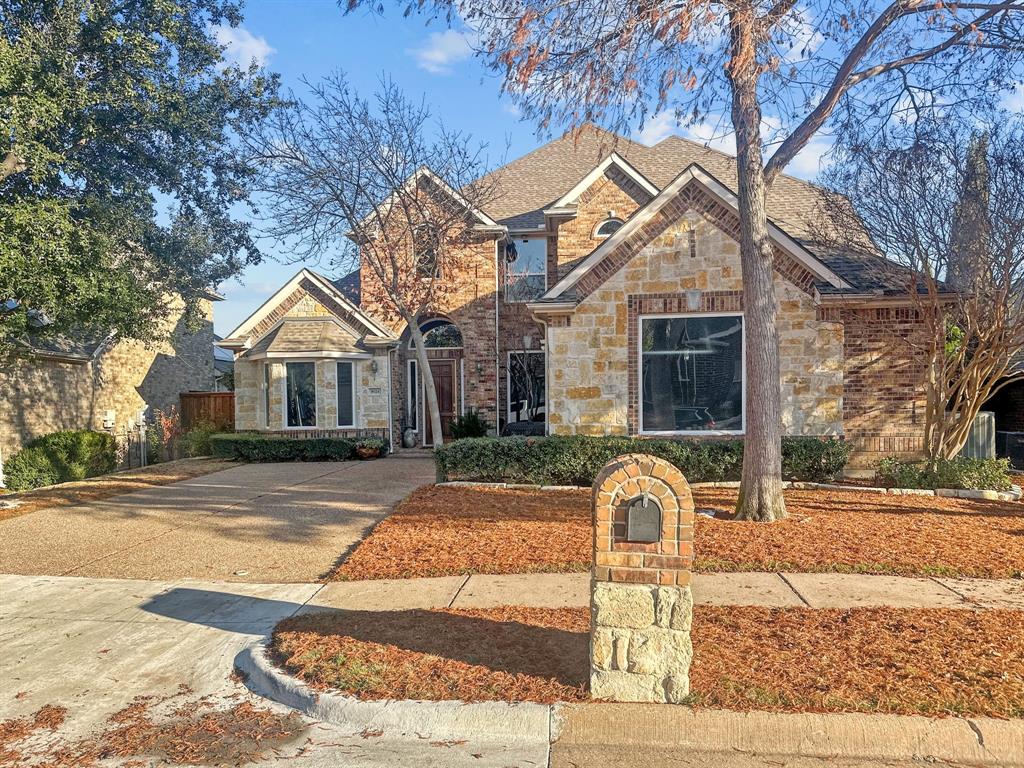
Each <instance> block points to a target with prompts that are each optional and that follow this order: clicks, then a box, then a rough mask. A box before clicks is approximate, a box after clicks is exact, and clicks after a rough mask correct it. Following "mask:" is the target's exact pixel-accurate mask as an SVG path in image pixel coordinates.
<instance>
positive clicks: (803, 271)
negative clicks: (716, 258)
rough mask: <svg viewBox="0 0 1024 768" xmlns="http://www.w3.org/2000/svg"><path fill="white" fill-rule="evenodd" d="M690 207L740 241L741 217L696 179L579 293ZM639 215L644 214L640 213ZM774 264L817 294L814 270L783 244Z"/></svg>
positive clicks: (582, 294) (598, 267)
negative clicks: (787, 250) (794, 255)
mask: <svg viewBox="0 0 1024 768" xmlns="http://www.w3.org/2000/svg"><path fill="white" fill-rule="evenodd" d="M690 210H694V211H696V212H697V213H699V214H701V215H702V216H703V217H704V218H706V219H707V220H708V221H710V222H711V223H712V224H714V225H715V226H716V227H718V228H719V229H720V230H722V231H723V232H725V233H726V234H727V235H729V236H730V237H732V238H733V239H734V240H736V241H737V242H739V239H740V238H739V217H738V216H737V215H736V214H735V213H734V212H733V211H732V210H731V209H730V208H728V207H726V206H725V205H723V204H722V203H721V202H719V201H718V200H716V199H715V198H713V197H712V196H711V195H710V194H709V193H708V192H707V191H706V190H704V188H703V187H701V186H700V185H699V183H698V182H692V183H691V184H688V185H687V186H685V187H684V188H683V189H682V190H681V191H680V192H679V194H678V195H676V197H675V198H673V199H672V200H669V201H668V202H667V203H666V204H665V206H664V207H663V208H662V209H661V210H660V211H658V213H656V214H655V215H654V216H653V217H651V218H650V219H649V220H648V221H646V222H644V223H643V224H642V225H641V226H639V227H638V228H637V229H636V231H635V232H633V233H631V234H630V236H629V237H627V238H626V239H625V240H624V241H623V242H622V243H620V244H619V245H618V247H617V248H614V249H613V250H612V251H611V252H609V253H608V254H607V255H606V256H605V257H604V259H602V260H601V261H600V262H598V263H597V264H595V265H594V267H593V268H591V270H590V271H589V272H587V274H585V275H584V276H583V277H581V278H580V280H579V282H578V283H577V284H576V293H577V295H578V296H579V298H580V300H582V299H584V298H586V297H587V296H589V295H590V294H592V293H593V292H594V291H596V290H597V289H598V288H599V287H601V285H603V284H604V283H605V281H607V280H608V279H609V278H610V277H611V276H612V275H614V274H615V273H616V272H618V271H619V270H620V269H622V268H623V267H624V266H625V265H626V264H628V263H629V262H630V261H631V260H632V259H633V257H635V256H636V255H637V254H639V253H640V252H641V251H642V250H643V249H644V248H646V247H647V245H648V244H649V243H650V242H651V241H652V240H654V239H655V238H657V237H658V236H659V235H660V234H661V233H662V232H664V231H665V230H666V229H668V228H669V227H670V226H672V224H674V223H675V222H677V221H679V219H681V218H682V217H683V216H684V215H685V214H686V213H687V212H688V211H690ZM638 215H640V214H639V213H638ZM773 266H774V267H775V270H776V271H777V272H778V273H779V274H780V275H782V276H783V277H784V278H786V279H787V280H788V281H789V282H791V283H792V284H793V285H795V286H796V287H797V288H799V289H800V290H801V291H803V292H804V293H806V294H808V295H813V294H814V283H815V281H816V278H815V276H814V274H813V273H811V272H810V271H809V270H808V269H807V268H806V267H805V266H804V265H803V264H801V263H800V262H798V261H797V260H796V259H794V258H793V257H792V256H790V255H789V254H788V253H786V252H785V251H783V250H782V249H781V248H778V247H776V248H774V259H773Z"/></svg>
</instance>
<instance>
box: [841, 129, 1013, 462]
mask: <svg viewBox="0 0 1024 768" xmlns="http://www.w3.org/2000/svg"><path fill="white" fill-rule="evenodd" d="M921 122H922V123H925V124H924V125H922V124H920V123H918V124H915V125H913V130H912V132H910V134H911V135H910V136H909V137H908V136H907V135H906V133H907V132H904V131H891V130H887V131H882V132H881V133H879V134H877V135H876V136H874V137H872V138H871V139H869V140H867V141H862V140H860V139H859V138H854V139H853V140H852V141H851V140H849V139H847V140H846V141H844V142H841V145H840V146H841V153H840V157H841V162H839V163H837V164H836V165H835V166H834V167H833V169H832V170H831V171H830V172H829V174H828V181H829V183H830V185H831V186H833V187H834V188H835V189H836V190H838V191H840V192H842V193H844V194H845V195H846V196H848V200H846V199H843V198H840V197H836V198H829V199H828V200H827V202H826V205H827V206H828V208H829V209H830V211H829V214H830V215H829V218H830V219H832V220H834V221H835V222H837V223H839V224H840V226H839V227H838V228H837V230H836V231H837V233H839V232H843V231H852V230H850V229H848V228H849V227H852V226H854V225H860V226H866V227H867V231H868V233H869V234H870V236H871V238H872V240H873V241H874V243H877V245H878V246H879V247H880V248H881V249H882V250H883V251H884V252H885V253H886V254H888V255H889V256H890V258H892V259H893V260H895V261H897V262H898V263H900V264H902V265H903V266H905V267H908V268H909V269H907V270H906V288H907V291H908V293H909V295H910V296H911V301H912V302H913V307H914V311H915V314H916V319H917V326H918V327H919V328H920V332H919V333H911V334H896V333H894V334H893V337H892V343H893V344H894V345H895V344H902V345H905V346H906V348H907V349H908V351H909V352H910V354H911V355H913V356H914V357H915V358H916V359H918V360H919V361H920V362H921V365H922V366H923V368H924V370H925V371H926V377H925V381H924V387H925V430H924V431H925V448H926V451H927V455H928V459H929V460H930V461H935V460H937V459H949V458H952V457H954V456H956V454H957V453H959V451H960V449H961V448H962V447H963V446H964V443H966V441H967V438H968V435H969V433H970V429H971V426H972V424H973V423H974V420H975V417H976V416H977V415H978V411H979V410H980V409H981V407H982V405H983V404H984V403H985V402H986V401H987V400H988V399H989V398H991V397H992V396H993V395H994V394H995V393H996V392H998V391H999V390H1000V389H1001V388H1002V387H1004V386H1006V385H1007V384H1009V383H1011V382H1014V381H1021V380H1024V368H1022V367H1020V366H1021V364H1022V363H1024V121H1021V120H1019V119H1018V120H1017V121H1016V122H1015V123H1011V124H1009V125H1006V124H999V123H995V124H993V125H990V126H988V127H987V128H984V129H982V130H981V131H978V129H977V126H972V127H971V128H970V129H969V130H967V129H960V128H958V127H956V126H954V125H951V124H950V123H948V122H945V123H940V124H935V123H932V122H931V120H922V121H921ZM849 202H852V203H853V208H854V209H855V210H854V209H851V208H850V205H849ZM854 217H857V218H856V220H855V219H854ZM844 222H845V225H846V226H843V224H844ZM861 222H863V224H861ZM844 247H858V246H857V245H856V244H853V243H846V244H845V245H844ZM859 247H863V243H861V244H860V246H859Z"/></svg>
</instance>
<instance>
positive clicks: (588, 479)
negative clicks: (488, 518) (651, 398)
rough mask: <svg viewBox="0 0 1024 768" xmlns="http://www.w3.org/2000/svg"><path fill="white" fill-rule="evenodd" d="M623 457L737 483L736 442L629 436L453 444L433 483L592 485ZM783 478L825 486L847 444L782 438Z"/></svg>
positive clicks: (438, 454) (440, 454) (693, 477)
mask: <svg viewBox="0 0 1024 768" xmlns="http://www.w3.org/2000/svg"><path fill="white" fill-rule="evenodd" d="M624 453H648V454H651V455H654V456H658V457H660V458H662V459H665V460H666V461H668V462H669V463H670V464H674V465H675V466H677V467H679V469H680V471H682V473H683V474H684V475H685V476H686V478H687V480H689V481H690V482H695V483H696V482H712V481H723V480H738V479H739V477H740V472H741V469H742V466H743V441H742V440H647V439H641V438H630V437H583V436H571V437H570V436H552V437H500V438H494V437H490V438H474V439H468V440H456V441H454V442H451V443H447V444H445V445H444V446H442V447H440V448H438V449H436V450H435V451H434V459H435V461H436V462H437V469H438V478H439V479H441V480H442V481H445V480H477V481H479V482H495V483H533V484H538V485H590V484H591V483H592V482H593V481H594V478H595V477H596V476H597V473H598V472H599V471H600V470H601V468H602V467H603V466H604V465H605V464H607V463H608V461H610V460H611V459H613V458H615V457H616V456H621V455H622V454H624ZM782 453H783V461H782V471H783V475H784V476H785V477H787V478H789V479H796V480H811V481H819V482H820V481H825V480H831V479H833V478H834V477H835V476H836V475H838V474H839V472H841V471H842V469H843V466H844V465H845V464H846V459H847V457H848V456H849V449H848V447H847V446H846V445H845V444H843V443H842V441H840V440H838V439H836V438H828V439H819V438H816V437H787V438H783V451H782Z"/></svg>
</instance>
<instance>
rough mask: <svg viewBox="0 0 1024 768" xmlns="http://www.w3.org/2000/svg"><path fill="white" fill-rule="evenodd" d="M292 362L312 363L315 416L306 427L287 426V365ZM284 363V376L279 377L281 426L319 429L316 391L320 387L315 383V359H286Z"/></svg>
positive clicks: (302, 429) (318, 394) (318, 395)
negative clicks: (314, 420) (314, 422)
mask: <svg viewBox="0 0 1024 768" xmlns="http://www.w3.org/2000/svg"><path fill="white" fill-rule="evenodd" d="M292 363H312V364H313V416H314V417H315V418H316V424H313V425H312V426H308V427H291V426H288V366H289V365H291V364H292ZM283 365H284V376H283V377H282V378H281V405H282V408H281V428H282V429H286V430H289V431H292V430H294V431H297V432H302V431H305V430H310V429H320V393H319V392H318V391H317V390H318V389H320V387H319V386H318V385H317V370H316V365H317V361H316V360H287V361H285V362H284V363H283Z"/></svg>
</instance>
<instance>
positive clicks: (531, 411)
mask: <svg viewBox="0 0 1024 768" xmlns="http://www.w3.org/2000/svg"><path fill="white" fill-rule="evenodd" d="M544 376H545V374H544V353H543V352H541V351H528V352H509V353H508V420H509V423H511V422H515V421H544V420H545V414H544V389H545V387H544Z"/></svg>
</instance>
